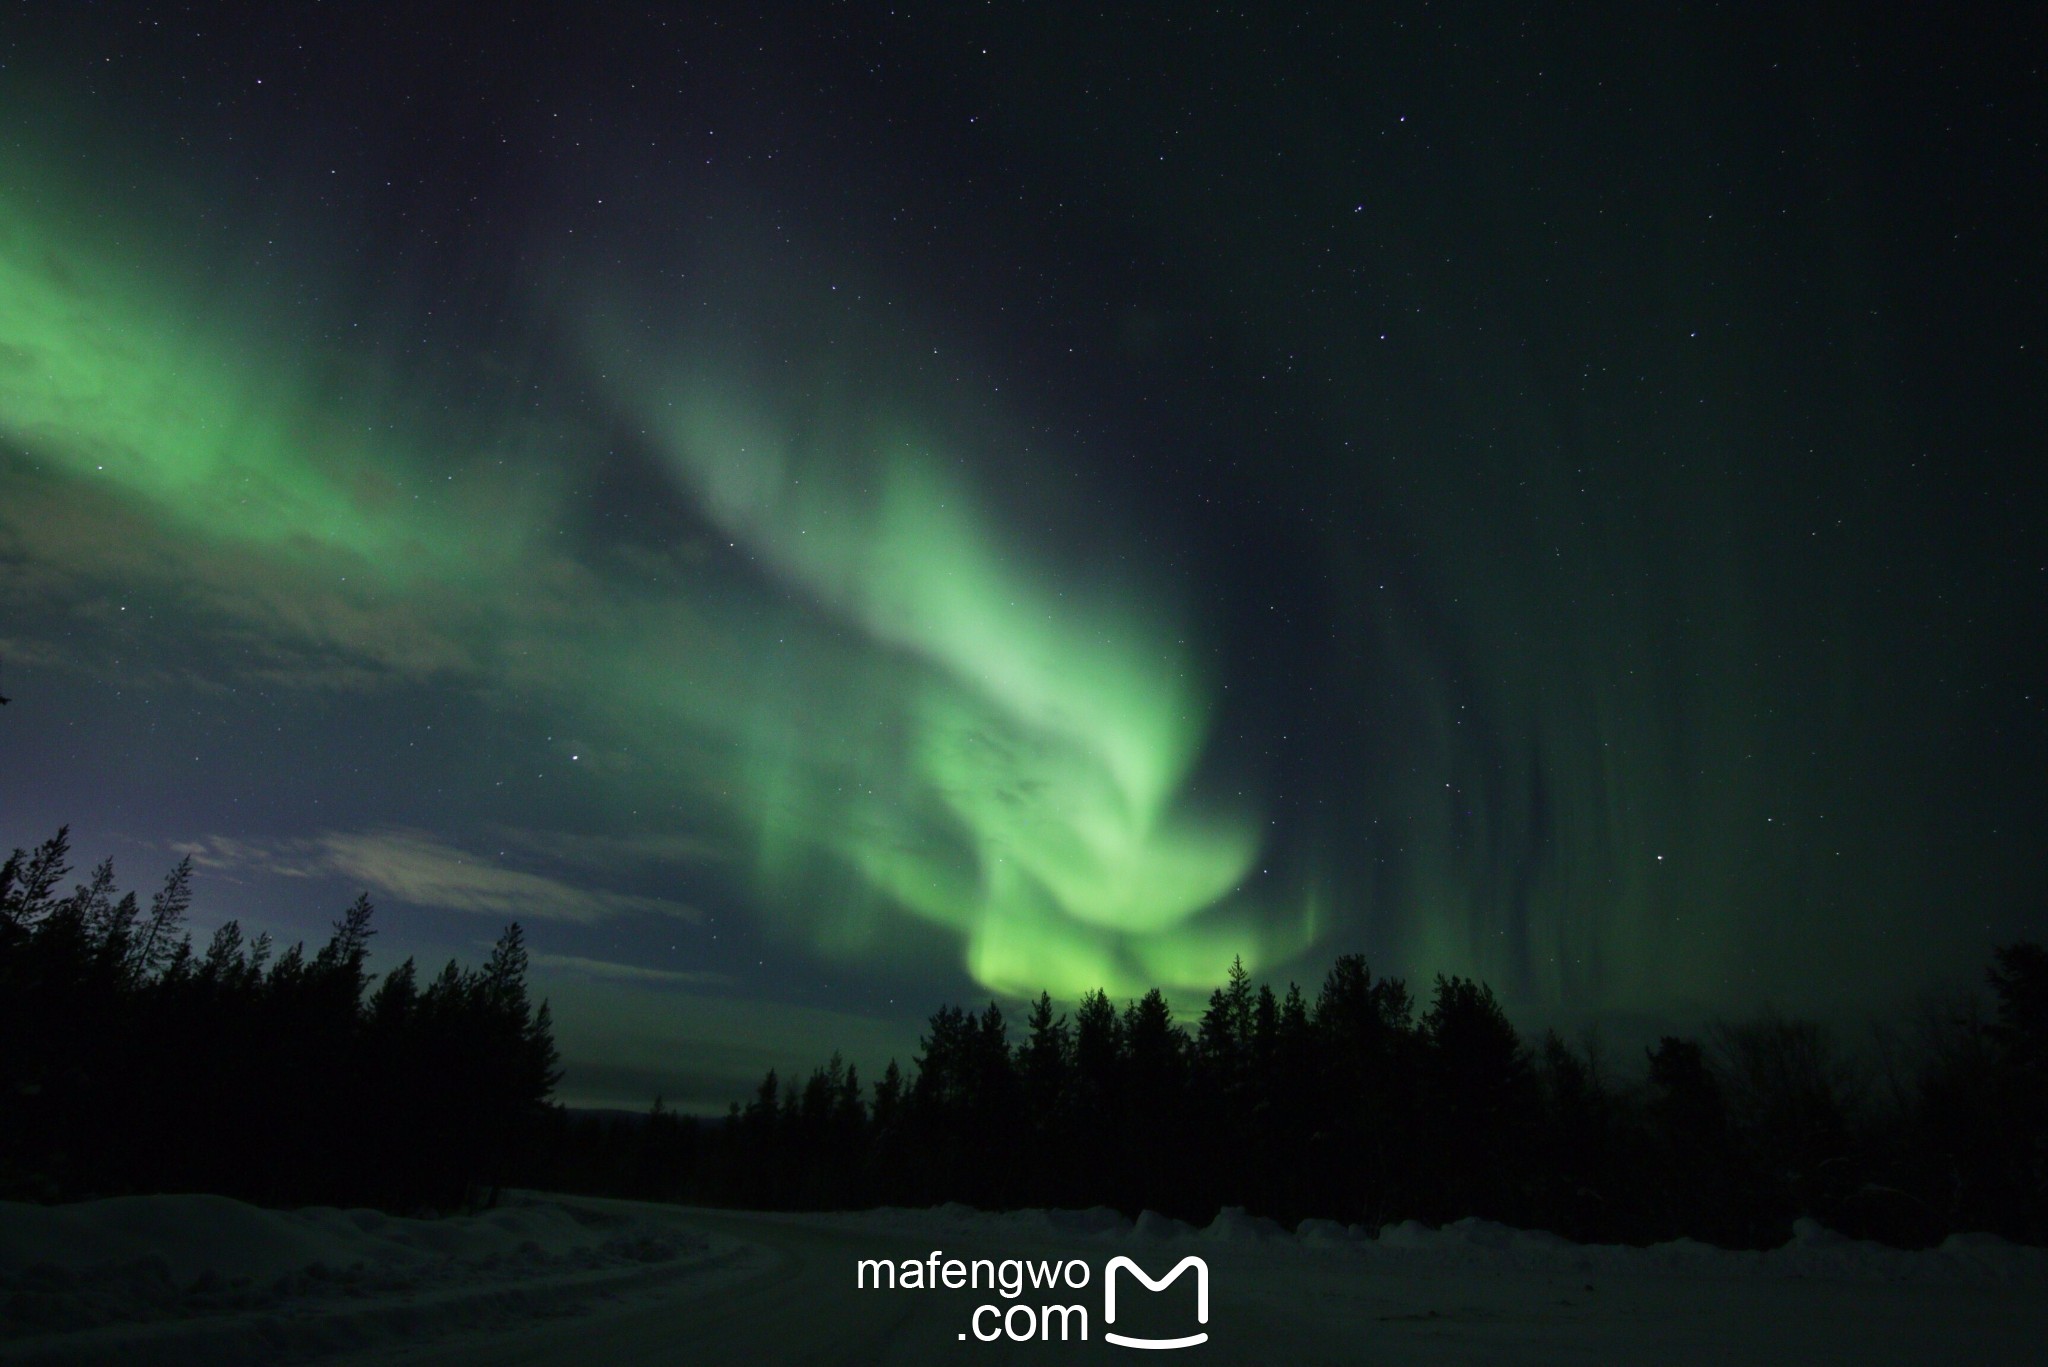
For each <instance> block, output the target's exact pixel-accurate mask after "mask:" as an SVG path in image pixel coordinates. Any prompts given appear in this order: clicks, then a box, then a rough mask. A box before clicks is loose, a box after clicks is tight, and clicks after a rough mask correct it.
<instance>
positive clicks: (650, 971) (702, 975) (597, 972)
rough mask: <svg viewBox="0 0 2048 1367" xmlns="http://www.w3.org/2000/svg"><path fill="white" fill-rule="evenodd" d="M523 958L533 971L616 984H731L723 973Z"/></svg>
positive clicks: (563, 957)
mask: <svg viewBox="0 0 2048 1367" xmlns="http://www.w3.org/2000/svg"><path fill="white" fill-rule="evenodd" d="M527 957H528V961H529V962H531V963H532V964H533V965H534V966H535V967H536V968H553V969H559V970H561V971H563V972H566V973H578V974H581V975H583V976H585V977H590V978H607V979H612V980H615V981H618V982H636V983H668V984H673V985H675V986H677V987H718V986H722V985H724V984H725V983H728V982H730V981H731V979H730V978H728V977H727V976H726V975H725V974H723V973H712V972H708V971H698V972H687V971H682V970H678V969H673V968H643V967H641V966H640V965H639V964H622V963H614V962H613V961H611V960H609V959H586V958H584V957H583V956H582V955H580V954H531V955H528V956H527Z"/></svg>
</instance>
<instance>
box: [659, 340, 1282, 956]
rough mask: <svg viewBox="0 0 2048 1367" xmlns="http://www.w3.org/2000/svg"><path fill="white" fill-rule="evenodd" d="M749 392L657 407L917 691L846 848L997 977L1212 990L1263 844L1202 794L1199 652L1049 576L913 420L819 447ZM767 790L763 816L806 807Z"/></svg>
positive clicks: (707, 468) (849, 798)
mask: <svg viewBox="0 0 2048 1367" xmlns="http://www.w3.org/2000/svg"><path fill="white" fill-rule="evenodd" d="M744 388H745V386H741V385H735V384H732V383H712V382H709V379H708V377H705V376H702V375H700V376H699V377H698V379H697V382H696V383H694V384H691V383H684V384H681V385H680V386H678V387H677V388H676V389H675V390H674V395H675V396H674V397H670V398H665V399H662V400H659V401H658V402H655V401H651V400H650V401H649V408H650V411H649V412H647V414H646V416H647V418H648V420H649V422H650V424H659V425H660V426H659V429H658V430H659V431H660V433H661V436H662V437H663V439H664V445H665V447H666V449H667V451H668V453H669V455H670V457H671V460H672V463H673V466H674V468H675V470H676V471H677V473H678V475H679V476H680V478H681V479H682V481H683V483H684V484H685V486H686V487H688V488H689V489H691V490H692V491H694V493H695V494H696V495H697V497H698V498H699V500H700V502H701V504H702V506H704V507H705V509H706V510H707V511H708V512H709V513H710V514H711V515H712V516H713V517H714V518H715V519H716V520H717V521H718V523H719V524H720V525H721V526H722V527H723V528H724V529H725V530H726V531H727V532H728V533H729V534H731V535H732V536H734V537H737V538H743V539H744V541H745V543H746V544H747V545H748V546H750V547H752V548H754V549H755V550H756V551H757V552H758V553H759V554H760V556H761V557H762V558H763V559H765V560H766V561H767V562H768V563H769V564H770V565H772V566H773V568H774V570H775V571H776V573H778V574H779V575H781V576H782V577H784V578H785V579H786V580H787V581H789V582H792V583H794V584H796V585H798V586H800V587H801V588H802V589H804V590H805V591H806V592H807V593H808V594H809V595H811V596H812V597H813V598H814V599H815V601H817V602H818V603H820V604H822V605H824V606H826V607H827V608H829V609H830V610H832V611H833V612H835V613H837V614H840V615H842V616H843V617H845V618H847V619H850V620H851V621H852V622H853V623H855V624H857V625H858V627H859V628H860V629H861V631H863V632H864V633H865V634H866V635H867V636H868V637H869V638H871V639H872V640H873V641H874V642H875V643H876V645H877V646H878V648H881V649H885V650H887V651H890V652H893V653H896V654H899V655H901V656H902V657H904V664H905V667H906V670H907V671H908V674H907V677H909V678H910V679H911V680H912V681H913V687H912V688H911V689H910V690H909V692H908V694H907V696H905V697H904V698H903V699H902V701H901V710H902V715H901V718H900V721H901V723H902V729H903V734H902V737H901V741H900V748H899V750H898V752H897V753H896V754H894V755H889V754H886V753H880V754H876V755H875V756H874V759H875V760H876V761H877V762H880V763H882V764H884V765H885V766H887V767H888V768H890V769H892V770H897V771H898V772H896V773H895V774H893V775H892V777H893V778H894V779H897V780H899V781H895V782H890V783H888V784H886V785H885V786H884V791H885V793H886V796H879V797H872V798H870V797H866V796H864V793H865V792H867V791H871V790H868V789H865V788H856V789H854V790H851V791H847V790H841V791H840V792H839V793H838V794H837V795H836V797H835V799H834V800H832V801H830V802H828V804H827V805H831V806H837V807H839V808H841V809H842V810H840V811H838V812H836V813H835V814H834V815H833V816H832V817H830V818H829V819H828V820H826V821H825V822H824V823H823V825H824V828H825V829H828V830H831V831H834V832H836V833H837V834H836V835H835V836H834V838H833V839H832V840H831V842H830V843H831V845H832V847H833V848H834V849H835V851H836V852H837V854H838V855H839V856H840V857H841V858H843V859H844V860H845V861H847V862H848V863H849V864H850V865H852V866H853V867H854V868H856V869H858V870H859V871H860V873H861V874H862V876H863V877H865V878H866V879H867V880H868V881H869V882H870V883H871V884H872V885H873V886H875V887H876V888H879V889H881V890H883V891H884V892H886V893H887V894H888V896H889V898H890V899H891V900H893V901H894V902H896V903H898V904H899V905H901V906H903V907H906V908H908V909H910V910H911V911H913V912H915V913H916V914H917V915H919V916H921V917H924V918H925V919H927V920H931V921H935V922H938V923H941V924H945V925H949V926H952V927H955V928H956V929H958V930H960V931H961V932H962V933H964V934H965V935H966V937H967V941H968V947H969V948H968V958H969V965H970V968H971V969H972V971H973V972H974V974H975V976H976V977H977V978H979V979H980V980H981V981H982V982H984V983H986V984H988V985H990V986H994V987H998V988H1002V989H1005V990H1012V991H1028V990H1030V989H1032V988H1033V987H1036V986H1041V985H1046V984H1051V985H1053V986H1056V987H1060V988H1062V989H1067V990H1071V989H1073V988H1074V987H1076V986H1079V985H1084V984H1094V983H1103V982H1107V983H1110V984H1114V985H1123V984H1126V983H1131V982H1136V981H1138V980H1139V979H1140V978H1142V977H1143V976H1144V974H1145V973H1149V974H1152V975H1154V976H1163V977H1165V978H1166V979H1168V980H1170V981H1173V982H1186V981H1201V978H1200V974H1201V973H1202V972H1205V971H1212V970H1204V969H1202V968H1201V967H1200V966H1199V963H1213V962H1215V954H1216V952H1217V948H1218V947H1217V945H1216V944H1214V943H1210V941H1211V940H1212V938H1213V937H1212V936H1211V935H1203V936H1199V937H1195V939H1196V940H1198V941H1199V942H1200V948H1199V949H1197V944H1196V943H1195V942H1193V941H1190V940H1189V939H1187V938H1183V937H1184V936H1185V934H1186V932H1187V931H1188V930H1189V929H1191V928H1192V927H1191V926H1190V923H1191V922H1193V921H1195V920H1196V919H1197V918H1198V917H1200V916H1201V914H1202V913H1203V912H1204V911H1205V910H1208V909H1211V908H1213V907H1215V906H1216V905H1217V904H1218V903H1219V902H1221V901H1223V900H1224V899H1225V898H1226V897H1228V895H1229V894H1230V893H1231V892H1232V891H1233V889H1234V888H1235V887H1236V886H1237V885H1238V883H1239V882H1240V881H1241V880H1242V879H1243V878H1244V876H1245V874H1246V872H1247V870H1248V869H1249V868H1250V866H1251V863H1252V860H1253V858H1254V857H1255V855H1256V854H1257V841H1256V838H1255V836H1254V835H1253V832H1252V823H1251V822H1250V821H1249V820H1248V819H1246V818H1245V817H1244V816H1243V815H1242V814H1227V813H1220V812H1216V811H1211V810H1204V809H1203V808H1201V807H1199V806H1197V805H1195V804H1194V803H1193V802H1192V801H1191V799H1190V795H1189V794H1188V793H1187V792H1186V791H1185V784H1186V783H1187V780H1188V777H1189V773H1190V770H1191V768H1192V767H1193V765H1194V763H1195V760H1196V759H1197V757H1198V755H1199V752H1200V748H1201V744H1202V740H1203V733H1204V729H1205V723H1206V719H1207V704H1206V700H1205V699H1204V698H1203V697H1202V696H1201V695H1200V691H1199V689H1198V688H1197V686H1196V682H1195V678H1194V671H1193V666H1192V663H1191V661H1190V660H1189V659H1188V658H1187V653H1186V652H1185V650H1184V649H1182V648H1181V647H1180V645H1179V644H1178V642H1177V641H1176V640H1175V638H1173V637H1172V636H1171V635H1170V634H1169V633H1167V632H1165V631H1163V630H1161V628H1160V626H1159V624H1158V623H1157V622H1155V621H1153V620H1150V619H1148V618H1147V617H1146V616H1145V615H1144V614H1143V613H1142V612H1141V611H1139V610H1137V609H1136V608H1135V607H1134V606H1132V605H1129V604H1122V603H1117V602H1114V601H1109V600H1106V598H1105V597H1104V596H1102V595H1096V596H1094V597H1093V598H1090V597H1086V596H1083V595H1080V594H1077V593H1075V592H1072V591H1068V592H1062V591H1059V590H1056V589H1054V588H1052V587H1051V586H1050V584H1051V578H1052V577H1051V576H1050V575H1049V574H1046V573H1044V572H1043V571H1039V572H1037V573H1034V572H1033V571H1032V570H1031V569H1030V568H1029V567H1028V566H1027V564H1026V562H1025V561H1024V559H1023V557H1022V556H1021V554H1019V553H1018V552H1015V551H1014V550H1011V549H1009V548H1007V547H1006V546H1005V539H1004V538H1003V537H1002V536H1001V534H1000V533H999V532H998V530H997V529H996V528H994V527H993V526H991V525H990V524H989V523H988V522H987V521H986V520H985V518H984V517H983V516H982V515H981V514H979V513H978V511H977V508H976V503H975V499H974V497H973V495H972V493H971V491H970V490H968V489H967V488H965V487H964V485H963V483H962V482H961V481H959V480H956V479H953V478H949V477H947V476H946V475H945V474H943V473H942V468H943V467H942V466H941V463H940V457H939V455H938V453H937V452H935V451H934V450H933V449H932V444H931V443H930V442H928V441H927V440H925V439H924V438H923V437H921V435H920V434H919V433H918V432H917V431H916V429H915V428H913V427H911V426H909V425H907V424H903V423H900V422H892V421H888V420H877V419H874V418H873V417H872V416H871V415H868V414H864V413H860V412H851V413H841V414H837V415H835V416H836V418H837V421H835V422H834V423H831V424H808V425H806V426H805V427H804V428H803V429H802V430H804V431H806V432H809V433H816V432H817V431H820V430H824V431H829V432H831V433H833V436H832V437H831V438H830V439H821V438H819V437H817V436H815V435H812V436H810V437H808V438H804V437H799V436H798V435H796V431H797V427H796V425H795V424H778V423H776V422H775V421H774V420H773V419H771V418H770V417H768V416H767V414H766V412H765V411H763V410H755V411H751V412H749V411H746V410H745V409H743V408H742V407H741V406H740V405H738V404H735V403H733V402H731V401H729V400H725V399H723V398H722V397H720V396H722V395H725V394H730V393H735V392H741V391H743V390H744ZM904 778H907V779H909V782H908V783H905V782H902V781H900V780H902V779H904ZM756 796H757V799H758V800H759V801H760V802H761V803H762V804H763V814H764V818H766V816H767V809H768V808H769V807H772V806H773V805H774V804H775V803H777V802H780V801H785V800H787V793H786V792H769V791H762V792H760V793H758V794H757V795H756ZM863 809H865V810H863ZM919 830H922V831H923V832H925V833H926V835H925V836H923V837H920V836H919V835H918V833H917V832H918V831H919ZM932 832H937V833H939V840H938V841H937V842H936V843H934V841H933V840H932V839H931V838H930V833H932ZM963 854H964V855H965V856H966V864H965V866H964V867H963V866H962V863H961V856H962V855H963ZM1236 933H1237V934H1238V935H1239V936H1240V937H1243V938H1247V939H1251V940H1252V941H1253V942H1252V943H1247V944H1240V946H1239V947H1240V948H1241V949H1243V950H1245V951H1247V952H1249V953H1252V954H1256V953H1257V951H1258V943H1257V941H1258V938H1259V937H1256V936H1252V935H1251V933H1250V929H1249V927H1248V926H1245V925H1241V924H1240V925H1239V926H1237V928H1236ZM1181 950H1189V951H1195V952H1191V953H1188V954H1186V955H1185V956H1183V954H1182V953H1181V952H1180V951H1181ZM1184 957H1185V960H1186V961H1185V962H1184ZM1197 959H1199V963H1198V962H1196V960H1197ZM1140 965H1142V966H1143V972H1136V971H1135V970H1138V969H1139V967H1140Z"/></svg>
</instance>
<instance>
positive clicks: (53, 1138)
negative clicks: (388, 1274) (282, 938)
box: [0, 830, 559, 1211]
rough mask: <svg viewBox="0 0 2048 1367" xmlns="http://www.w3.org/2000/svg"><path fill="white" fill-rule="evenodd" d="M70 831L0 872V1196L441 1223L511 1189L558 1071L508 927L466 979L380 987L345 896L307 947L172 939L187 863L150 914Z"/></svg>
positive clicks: (519, 945)
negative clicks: (214, 1202) (203, 1203)
mask: <svg viewBox="0 0 2048 1367" xmlns="http://www.w3.org/2000/svg"><path fill="white" fill-rule="evenodd" d="M69 863H70V841H69V833H68V831H65V830H60V831H59V832H58V833H57V834H56V835H55V836H53V837H52V838H51V839H49V840H47V841H45V842H44V843H43V844H42V845H41V846H39V847H37V848H36V849H35V850H34V851H33V852H29V851H24V850H19V849H17V850H15V851H14V853H13V855H12V856H10V857H9V858H8V859H7V861H6V862H5V864H0V1199H15V1200H21V1199H30V1200H61V1199H73V1198H81V1197H88V1196H101V1195H111V1194H117V1193H128V1192H151V1191H207V1192H217V1193H221V1194H224V1195H229V1196H237V1197H242V1198H245V1199H248V1200H252V1201H257V1202H261V1203H264V1204H269V1205H304V1204H314V1203H321V1204H336V1205H350V1206H357V1205H373V1206H382V1207H385V1208H387V1209H394V1210H403V1211H418V1210H422V1209H433V1210H444V1211H445V1210H450V1209H454V1208H456V1207H460V1206H464V1205H468V1204H473V1203H475V1202H476V1201H477V1200H478V1199H479V1198H480V1196H481V1195H482V1194H483V1193H487V1192H490V1191H492V1190H494V1189H495V1187H496V1186H497V1185H498V1184H500V1183H502V1182H504V1181H507V1180H509V1179H511V1178H513V1177H514V1176H515V1175H524V1174H525V1172H526V1171H527V1170H526V1168H525V1167H524V1166H523V1165H526V1164H528V1163H530V1161H531V1152H532V1151H531V1147H530V1146H531V1144H532V1142H533V1140H534V1139H535V1137H536V1136H537V1135H538V1134H539V1133H540V1128H541V1122H542V1121H543V1119H544V1118H545V1108H546V1105H547V1100H548V1098H549V1096H550V1094H551V1092H552V1090H553V1087H554V1084H555V1082H556V1080H557V1078H558V1076H559V1073H558V1071H557V1069H556V1066H555V1064H556V1056H555V1048H554V1042H553V1026H552V1021H551V1019H550V1016H549V1012H548V1008H547V1005H546V1003H542V1004H540V1005H539V1006H538V1007H534V1006H533V1005H532V1004H531V1003H530V1002H529V1000H528V997H527V990H526V967H527V963H526V950H525V948H524V944H523V941H522V938H521V935H520V930H519V927H518V926H517V925H516V924H515V925H512V926H509V927H507V929H506V930H505V932H504V934H503V935H502V936H500V937H499V939H498V941H497V944H496V946H495V947H494V948H493V949H492V951H491V955H490V957H489V959H488V960H486V962H485V963H484V965H483V966H482V967H481V968H476V969H465V968H463V967H461V966H460V965H459V964H457V963H455V962H453V961H451V962H450V963H449V964H448V965H447V967H445V968H444V969H442V970H441V972H440V973H439V974H437V975H436V976H434V977H433V978H432V979H430V980H428V981H426V982H424V983H423V982H421V981H420V979H419V975H418V971H417V969H416V967H415V965H414V963H413V961H412V960H411V959H407V960H406V961H405V962H404V963H403V964H401V965H399V966H398V967H397V968H396V969H394V970H392V971H391V972H389V973H387V974H385V975H384V976H383V978H382V979H381V981H379V982H378V983H377V984H376V986H375V988H374V990H372V988H371V982H370V977H369V974H368V971H367V963H368V958H369V942H370V937H371V936H372V935H373V934H374V933H375V932H374V931H373V930H372V929H371V926H370V921H371V916H372V908H371V904H370V901H369V898H368V897H367V896H363V897H359V898H357V900H356V901H355V903H354V904H353V905H351V906H350V907H349V908H348V909H347V910H346V911H345V912H343V914H342V917H341V919H340V920H339V921H337V922H335V924H334V933H333V936H332V938H330V939H329V940H328V942H327V943H326V944H325V945H324V946H322V947H321V948H320V949H318V950H317V951H315V952H313V953H312V954H311V955H310V956H309V955H308V954H307V952H306V947H305V946H304V945H303V944H295V945H293V946H291V947H290V948H289V949H286V950H284V951H283V952H281V953H275V952H273V946H272V944H271V941H270V937H269V936H268V935H267V934H266V935H258V936H256V937H254V938H253V939H247V938H245V937H244V935H243V933H242V929H241V927H240V925H239V924H238V923H236V922H234V921H230V922H228V923H227V924H226V925H223V926H221V927H220V929H219V930H217V931H216V932H215V933H214V935H213V937H212V939H211V941H210V942H209V943H208V944H207V946H206V947H205V948H204V949H203V950H202V949H199V948H197V947H195V946H194V944H193V942H192V938H191V936H190V934H189V933H188V932H187V931H186V930H185V928H184V918H185V913H186V910H187V908H188V907H189V905H190V903H191V882H192V864H191V860H190V859H189V858H187V859H185V860H182V861H180V863H179V864H178V866H177V867H176V868H175V869H173V870H172V871H171V873H170V875H169V876H168V877H167V878H166V879H165V880H164V883H163V886H162V887H161V888H160V889H159V890H158V891H157V893H156V894H155V895H154V896H153V897H152V898H151V899H150V903H149V906H148V907H147V909H145V908H144V907H143V906H142V905H141V904H140V902H139V901H138V899H137V898H136V896H135V894H133V893H132V892H131V893H126V894H123V893H120V892H119V891H118V890H117V889H116V887H115V882H114V869H113V864H112V861H111V860H109V861H105V862H102V863H101V864H99V865H98V866H97V867H96V868H94V869H93V871H92V873H91V875H90V876H89V877H88V879H87V881H85V882H83V883H79V884H77V885H75V886H74V888H73V889H72V890H71V891H70V892H68V893H65V892H61V891H60V889H61V886H62V884H63V882H64V880H65V879H66V877H67V876H68V875H69V872H70V869H69Z"/></svg>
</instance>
